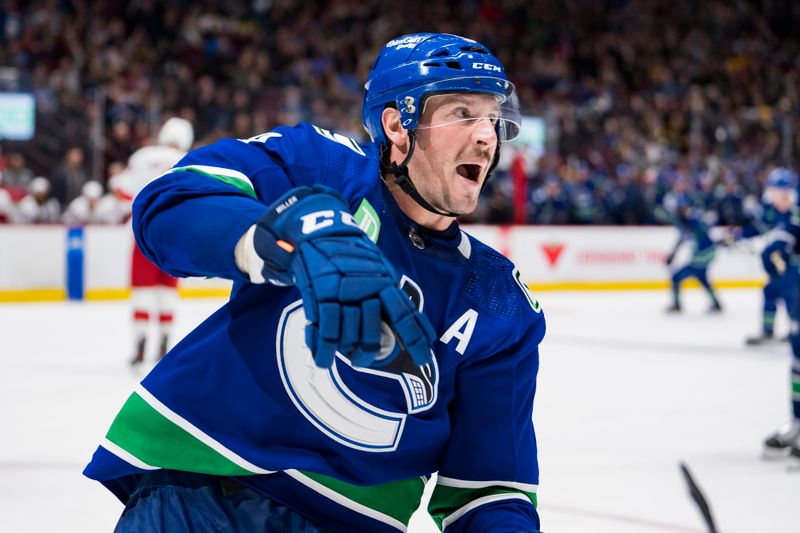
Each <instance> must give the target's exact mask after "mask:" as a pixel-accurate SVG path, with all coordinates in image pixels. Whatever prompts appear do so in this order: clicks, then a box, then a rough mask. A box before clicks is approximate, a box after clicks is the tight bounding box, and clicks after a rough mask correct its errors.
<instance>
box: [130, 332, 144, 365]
mask: <svg viewBox="0 0 800 533" xmlns="http://www.w3.org/2000/svg"><path fill="white" fill-rule="evenodd" d="M142 363H144V339H139V340H138V341H137V342H136V353H135V354H134V356H133V359H131V366H132V367H137V366H140V365H141V364H142Z"/></svg>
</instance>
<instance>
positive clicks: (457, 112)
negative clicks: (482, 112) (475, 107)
mask: <svg viewBox="0 0 800 533" xmlns="http://www.w3.org/2000/svg"><path fill="white" fill-rule="evenodd" d="M453 115H454V116H455V117H456V118H459V119H464V118H472V113H470V112H469V109H467V108H466V107H457V108H455V109H454V110H453Z"/></svg>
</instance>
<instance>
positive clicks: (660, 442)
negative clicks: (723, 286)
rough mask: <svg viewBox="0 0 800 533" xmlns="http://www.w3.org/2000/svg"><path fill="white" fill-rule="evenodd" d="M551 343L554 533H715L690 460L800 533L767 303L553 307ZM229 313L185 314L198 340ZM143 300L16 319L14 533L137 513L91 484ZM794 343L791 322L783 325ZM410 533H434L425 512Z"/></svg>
mask: <svg viewBox="0 0 800 533" xmlns="http://www.w3.org/2000/svg"><path fill="white" fill-rule="evenodd" d="M538 296H539V299H540V301H541V303H542V305H543V308H544V310H545V313H546V316H547V323H548V332H547V336H546V338H545V341H544V343H543V345H542V348H541V369H540V374H539V389H538V392H537V400H536V407H535V413H534V417H535V422H536V428H537V435H538V439H539V455H540V466H541V485H540V488H539V510H540V514H541V516H542V524H543V529H544V531H545V532H547V533H560V532H568V533H573V532H574V533H583V532H592V533H603V532H614V533H628V532H631V533H633V532H637V533H648V532H659V531H683V532H698V533H699V532H703V531H705V528H704V526H703V525H702V521H701V518H700V514H699V512H698V510H697V509H696V507H695V505H694V504H693V503H692V501H691V500H690V499H689V496H688V491H687V489H686V487H685V485H684V483H683V480H682V478H681V475H680V471H679V469H678V463H679V461H685V462H686V463H687V464H688V465H689V467H690V468H691V469H692V471H693V473H694V475H695V478H696V479H697V481H698V483H699V484H700V486H701V487H702V489H703V490H704V491H705V493H706V495H707V497H708V499H709V501H710V503H711V508H712V511H713V513H714V516H715V517H716V519H717V522H718V526H719V530H720V531H722V532H725V533H734V532H748V533H752V532H759V533H773V532H775V533H784V532H785V533H789V532H797V531H800V507H798V502H800V498H799V497H800V471H798V472H787V470H786V463H785V462H765V461H763V460H762V459H761V458H760V451H761V441H762V440H763V438H764V436H766V435H767V433H769V432H771V431H772V430H773V429H775V428H776V427H777V426H778V425H780V424H781V423H783V422H784V421H786V419H787V418H788V415H789V392H788V375H789V364H790V355H789V348H788V346H787V345H786V344H783V345H778V346H770V347H765V348H758V349H753V348H749V349H748V348H745V347H744V344H743V339H744V337H745V336H746V335H749V334H754V333H756V332H757V330H758V328H757V326H758V320H759V307H760V302H761V296H760V292H759V291H755V290H731V291H723V292H722V293H721V299H722V303H723V305H725V313H724V314H722V315H719V316H708V315H706V314H705V309H706V306H707V300H706V299H705V295H704V294H703V293H701V292H700V291H689V292H688V293H687V294H686V297H685V302H684V304H685V305H684V306H685V309H686V310H685V312H684V313H683V314H682V315H678V316H668V315H665V314H664V313H663V309H664V308H665V307H666V306H667V304H668V297H667V294H666V293H665V292H658V291H655V292H617V293H612V292H595V293H591V292H572V293H569V292H564V293H549V292H545V293H541V294H538ZM220 304H221V301H220V300H184V301H182V302H181V303H180V307H179V309H178V313H177V329H178V330H179V332H181V334H183V333H185V332H188V331H189V329H191V327H192V326H193V325H194V324H196V323H198V322H199V321H200V320H202V318H204V317H205V316H207V315H208V314H209V313H210V312H211V311H213V310H214V309H215V308H216V307H218V306H219V305H220ZM128 313H129V308H128V304H127V302H88V303H82V304H81V303H66V302H63V303H46V304H41V303H40V304H4V305H0V332H2V339H3V340H2V350H0V362H2V371H0V428H2V430H0V431H2V433H0V531H3V532H28V531H32V532H40V531H41V532H51V531H59V532H81V533H91V532H95V531H97V532H100V531H111V530H112V529H113V526H114V524H115V522H116V519H117V517H118V515H119V513H120V511H121V505H120V504H119V503H118V502H117V500H116V499H115V498H114V496H112V495H111V494H110V493H109V492H107V491H106V490H105V489H104V488H103V487H101V486H100V485H99V484H97V483H95V482H92V481H89V480H88V479H86V478H84V477H82V476H81V470H82V469H83V466H84V464H85V463H86V462H87V461H88V459H89V457H90V456H91V453H92V452H93V450H94V448H95V447H96V445H97V443H98V441H99V440H100V439H101V438H102V437H103V435H104V433H105V431H106V429H107V428H108V425H109V424H110V422H111V420H112V418H113V417H114V414H115V413H116V411H117V409H118V408H119V407H120V405H121V404H122V402H123V401H124V399H125V398H126V397H127V396H128V394H129V392H130V390H131V389H132V387H133V386H134V385H135V383H136V382H137V381H138V378H137V377H136V376H134V375H132V374H131V372H130V370H129V369H128V367H127V360H128V358H129V357H130V355H131V354H130V348H131V333H130V329H129V325H128ZM778 328H779V329H782V330H783V331H785V329H786V322H785V320H784V321H782V322H780V323H779V325H778ZM411 531H414V532H428V531H434V528H433V526H432V525H431V522H430V521H429V519H428V520H427V521H426V520H425V517H424V516H423V515H422V513H418V514H417V515H416V516H415V519H414V521H413V523H412V527H411Z"/></svg>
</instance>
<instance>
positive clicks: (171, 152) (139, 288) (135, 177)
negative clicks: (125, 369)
mask: <svg viewBox="0 0 800 533" xmlns="http://www.w3.org/2000/svg"><path fill="white" fill-rule="evenodd" d="M193 141H194V130H193V128H192V125H191V123H189V121H187V120H185V119H182V118H177V117H172V118H170V119H168V120H167V121H166V122H165V123H164V125H163V126H161V129H160V130H159V132H158V144H156V145H153V146H145V147H144V148H140V149H139V150H137V151H136V152H134V153H133V155H131V157H130V160H129V161H128V166H127V168H126V169H125V170H124V171H123V172H122V173H121V174H118V175H117V176H116V177H115V179H114V182H115V184H116V187H117V190H116V191H115V192H116V193H117V195H118V196H120V197H122V198H128V199H133V198H134V197H135V196H136V195H137V194H138V193H139V191H141V190H142V189H143V188H144V187H145V185H147V184H148V183H149V182H150V181H152V180H153V179H155V178H157V177H158V176H160V175H161V174H163V173H165V172H166V171H167V170H169V169H170V168H172V166H173V165H174V164H175V163H177V162H178V161H179V160H180V159H181V157H183V156H184V155H186V151H187V150H188V149H189V148H191V146H192V142H193ZM177 286H178V279H177V278H175V277H174V276H171V275H169V274H167V273H166V272H163V271H162V270H161V269H160V268H158V267H157V266H156V265H155V264H153V263H152V262H151V261H150V260H149V259H147V258H146V257H145V256H144V255H143V254H142V252H141V251H140V249H139V247H138V246H137V245H136V244H135V243H134V246H133V253H132V255H131V301H132V304H133V306H132V307H133V309H132V311H133V338H134V348H133V353H134V355H133V358H132V359H131V365H133V366H137V365H140V364H142V363H143V362H144V356H145V350H146V347H147V333H148V327H149V324H150V320H151V318H155V319H156V320H158V334H159V345H158V346H159V351H158V357H159V359H160V358H162V357H164V354H166V353H167V348H168V346H169V338H170V334H171V331H172V324H173V320H174V313H175V301H176V300H177Z"/></svg>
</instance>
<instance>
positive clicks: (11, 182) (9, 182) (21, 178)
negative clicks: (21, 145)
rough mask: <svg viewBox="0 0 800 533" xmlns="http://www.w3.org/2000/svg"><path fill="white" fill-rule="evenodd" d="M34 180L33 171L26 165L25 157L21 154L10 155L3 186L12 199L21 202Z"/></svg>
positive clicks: (4, 173) (4, 172) (13, 153)
mask: <svg viewBox="0 0 800 533" xmlns="http://www.w3.org/2000/svg"><path fill="white" fill-rule="evenodd" d="M32 179H33V171H32V170H31V169H29V168H28V167H27V166H26V165H25V157H24V156H23V155H22V154H20V153H19V152H12V153H10V154H9V155H8V159H7V166H6V169H5V170H4V171H3V185H4V187H5V188H6V189H7V190H8V192H9V193H10V195H11V197H12V198H14V199H15V200H19V199H21V198H22V197H23V196H25V194H26V193H27V192H28V187H29V186H30V183H31V180H32Z"/></svg>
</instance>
